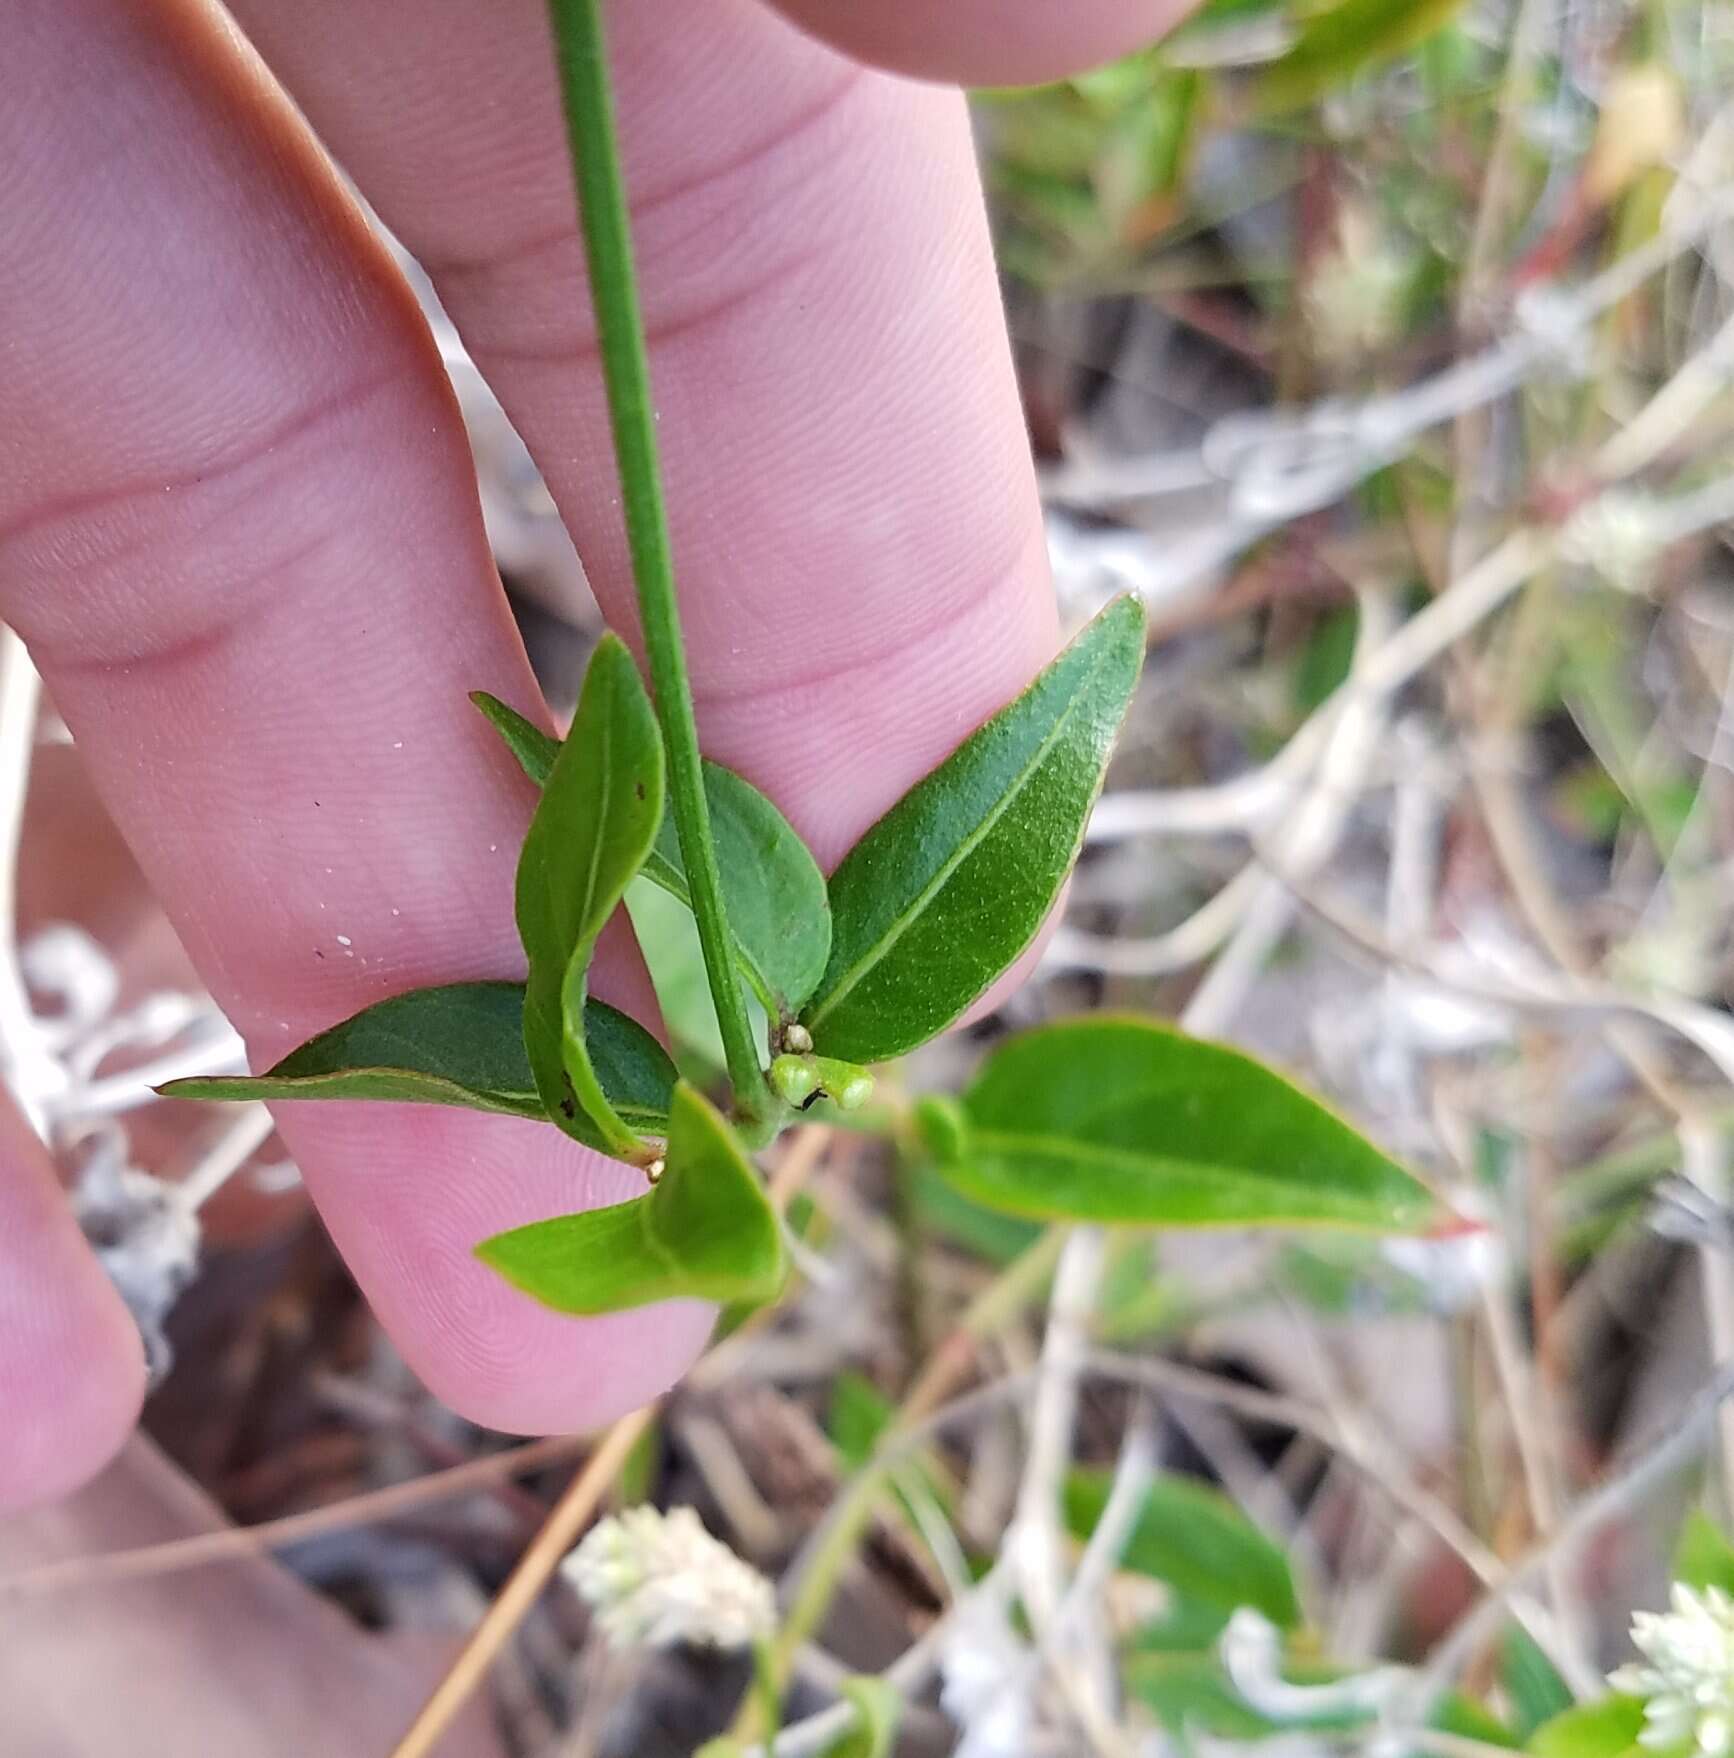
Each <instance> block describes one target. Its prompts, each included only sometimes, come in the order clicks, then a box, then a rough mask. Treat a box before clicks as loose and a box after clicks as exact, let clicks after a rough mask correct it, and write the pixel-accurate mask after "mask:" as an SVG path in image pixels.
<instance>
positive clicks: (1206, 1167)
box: [924, 1014, 1443, 1233]
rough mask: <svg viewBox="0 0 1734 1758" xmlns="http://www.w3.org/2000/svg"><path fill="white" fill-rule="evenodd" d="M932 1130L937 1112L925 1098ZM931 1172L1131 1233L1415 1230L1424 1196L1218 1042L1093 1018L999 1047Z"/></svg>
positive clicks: (1392, 1165)
mask: <svg viewBox="0 0 1734 1758" xmlns="http://www.w3.org/2000/svg"><path fill="white" fill-rule="evenodd" d="M924 1105H925V1106H926V1107H927V1108H928V1109H929V1110H931V1111H932V1112H934V1113H935V1118H934V1121H935V1122H938V1121H939V1120H940V1114H941V1113H942V1112H945V1111H947V1110H948V1109H949V1107H947V1105H946V1102H945V1101H937V1102H935V1101H924ZM924 1131H925V1133H927V1135H928V1136H929V1138H930V1140H932V1141H933V1142H934V1143H935V1144H936V1145H938V1146H940V1147H942V1148H945V1147H946V1146H947V1145H949V1152H947V1153H942V1155H941V1156H940V1158H939V1162H938V1163H939V1170H940V1172H941V1174H942V1175H943V1176H944V1177H945V1178H947V1179H949V1180H950V1181H951V1182H952V1183H953V1184H955V1185H956V1186H957V1187H958V1188H959V1189H960V1190H962V1191H963V1192H964V1194H965V1195H966V1196H970V1197H973V1198H974V1199H975V1200H976V1201H977V1202H981V1203H985V1204H987V1205H988V1206H989V1207H990V1208H997V1209H1003V1210H1006V1211H1008V1212H1009V1213H1012V1214H1018V1215H1032V1216H1036V1217H1039V1218H1042V1219H1046V1220H1069V1221H1094V1222H1101V1223H1108V1224H1113V1223H1121V1224H1126V1225H1142V1226H1155V1225H1160V1226H1184V1227H1245V1226H1276V1225H1281V1226H1301V1225H1308V1224H1313V1225H1322V1226H1339V1227H1349V1228H1359V1229H1368V1230H1372V1231H1375V1232H1389V1233H1400V1232H1415V1231H1421V1230H1425V1229H1427V1228H1428V1227H1429V1226H1431V1225H1433V1224H1435V1223H1437V1222H1439V1221H1440V1220H1441V1219H1442V1218H1443V1216H1442V1212H1441V1210H1440V1208H1439V1206H1438V1204H1437V1202H1436V1201H1435V1199H1434V1197H1433V1196H1432V1194H1431V1193H1430V1192H1429V1191H1428V1190H1427V1188H1426V1186H1425V1185H1423V1184H1421V1183H1420V1182H1419V1181H1418V1180H1417V1179H1416V1178H1415V1177H1414V1176H1413V1175H1412V1174H1411V1173H1409V1172H1406V1171H1405V1170H1404V1169H1403V1168H1402V1167H1401V1166H1399V1165H1398V1164H1397V1163H1396V1161H1394V1160H1392V1159H1390V1158H1388V1157H1387V1156H1386V1155H1385V1154H1383V1153H1381V1152H1380V1151H1379V1150H1378V1149H1377V1148H1376V1147H1374V1146H1373V1144H1372V1143H1371V1142H1369V1141H1367V1140H1366V1139H1365V1138H1364V1137H1363V1136H1361V1135H1359V1134H1357V1133H1356V1132H1355V1131H1354V1130H1353V1129H1352V1128H1350V1126H1349V1125H1348V1124H1347V1123H1345V1122H1344V1121H1343V1120H1342V1119H1341V1118H1340V1117H1338V1116H1336V1115H1335V1114H1334V1113H1333V1112H1331V1111H1329V1110H1327V1109H1326V1108H1325V1107H1324V1106H1323V1105H1322V1104H1320V1103H1319V1101H1318V1100H1317V1099H1314V1098H1312V1097H1310V1096H1309V1095H1308V1094H1306V1093H1304V1092H1302V1091H1301V1089H1300V1088H1299V1087H1297V1086H1295V1085H1293V1084H1292V1083H1291V1082H1289V1081H1288V1080H1286V1079H1284V1078H1283V1076H1281V1075H1280V1074H1277V1073H1276V1072H1275V1071H1274V1070H1272V1069H1269V1068H1266V1067H1265V1066H1264V1065H1263V1064H1262V1063H1260V1062H1255V1061H1254V1060H1253V1059H1252V1058H1251V1057H1250V1056H1246V1055H1243V1054H1242V1053H1241V1052H1240V1051H1238V1050H1231V1049H1229V1048H1228V1047H1227V1046H1226V1045H1222V1044H1212V1043H1207V1042H1205V1041H1204V1040H1202V1039H1198V1038H1190V1037H1187V1036H1185V1035H1184V1034H1182V1033H1180V1032H1177V1031H1175V1030H1173V1029H1171V1028H1170V1027H1168V1026H1165V1025H1160V1024H1158V1023H1156V1022H1155V1021H1153V1020H1149V1019H1144V1018H1140V1017H1137V1016H1132V1015H1123V1016H1122V1015H1114V1014H1097V1015H1092V1016H1090V1017H1088V1018H1085V1019H1076V1020H1065V1021H1061V1022H1060V1023H1058V1024H1055V1025H1049V1026H1041V1027H1038V1028H1037V1029H1035V1030H1033V1031H1028V1032H1023V1033H1020V1034H1019V1035H1018V1036H1016V1037H1014V1038H1010V1039H1007V1040H1006V1042H1005V1043H1003V1044H1001V1045H1000V1046H999V1047H998V1048H997V1049H996V1050H995V1051H994V1052H993V1053H992V1054H991V1055H990V1056H989V1057H988V1058H987V1060H986V1062H984V1063H983V1064H982V1067H981V1069H980V1071H979V1073H978V1074H977V1075H976V1077H975V1080H974V1081H973V1082H972V1083H971V1085H970V1086H969V1088H968V1090H967V1091H966V1092H965V1093H964V1095H963V1099H962V1102H961V1105H960V1106H959V1107H958V1108H957V1110H956V1111H955V1113H953V1114H952V1115H951V1116H950V1117H949V1118H948V1119H947V1120H946V1127H945V1128H944V1129H936V1128H934V1127H932V1126H930V1125H929V1124H927V1123H926V1122H925V1121H924Z"/></svg>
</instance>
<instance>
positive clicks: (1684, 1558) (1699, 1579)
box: [1672, 1508, 1734, 1594]
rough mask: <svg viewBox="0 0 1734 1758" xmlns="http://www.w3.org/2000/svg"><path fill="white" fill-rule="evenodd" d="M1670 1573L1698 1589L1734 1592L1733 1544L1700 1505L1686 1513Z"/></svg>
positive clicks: (1676, 1578)
mask: <svg viewBox="0 0 1734 1758" xmlns="http://www.w3.org/2000/svg"><path fill="white" fill-rule="evenodd" d="M1672 1573H1673V1576H1674V1579H1675V1580H1676V1581H1682V1582H1684V1583H1685V1584H1686V1586H1688V1587H1696V1588H1697V1589H1698V1590H1699V1591H1700V1592H1702V1591H1703V1589H1704V1588H1706V1587H1720V1588H1721V1589H1722V1591H1723V1592H1724V1593H1730V1594H1734V1544H1730V1543H1729V1541H1728V1535H1727V1534H1726V1533H1725V1532H1723V1530H1722V1529H1721V1527H1719V1526H1718V1525H1717V1524H1716V1522H1715V1521H1714V1520H1712V1519H1711V1518H1710V1517H1709V1515H1707V1514H1706V1513H1705V1512H1704V1511H1703V1510H1702V1509H1701V1508H1694V1509H1692V1511H1691V1512H1690V1513H1689V1514H1687V1516H1686V1520H1685V1524H1684V1525H1683V1526H1682V1527H1681V1528H1680V1537H1679V1541H1678V1543H1676V1545H1675V1546H1674V1567H1673V1571H1672Z"/></svg>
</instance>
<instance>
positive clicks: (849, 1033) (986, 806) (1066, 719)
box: [801, 598, 1144, 1062]
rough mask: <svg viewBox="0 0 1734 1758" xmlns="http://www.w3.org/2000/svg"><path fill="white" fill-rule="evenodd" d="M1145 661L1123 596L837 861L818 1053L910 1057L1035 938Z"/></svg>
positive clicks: (813, 1016)
mask: <svg viewBox="0 0 1734 1758" xmlns="http://www.w3.org/2000/svg"><path fill="white" fill-rule="evenodd" d="M1143 657H1144V612H1143V608H1142V606H1140V605H1139V604H1138V603H1137V601H1136V600H1135V599H1132V598H1120V599H1116V600H1115V601H1114V603H1112V604H1110V605H1109V606H1108V608H1107V609H1106V610H1104V611H1103V612H1102V613H1101V615H1100V616H1098V617H1097V618H1096V619H1095V621H1094V622H1092V623H1091V624H1090V625H1089V627H1088V628H1086V629H1085V630H1084V631H1083V632H1082V633H1081V634H1080V635H1079V636H1078V638H1077V639H1076V640H1075V641H1073V642H1072V644H1071V646H1069V647H1068V648H1067V649H1066V650H1065V652H1063V653H1062V654H1061V655H1060V656H1059V658H1058V659H1056V660H1055V661H1054V662H1053V664H1052V665H1050V666H1049V667H1048V668H1047V670H1046V671H1044V672H1043V673H1042V674H1041V676H1040V677H1038V678H1037V679H1036V681H1035V682H1034V683H1033V684H1031V685H1030V687H1029V688H1028V689H1027V690H1026V691H1025V692H1024V693H1023V694H1022V695H1021V696H1019V697H1018V699H1017V700H1016V701H1015V702H1013V703H1012V704H1011V705H1010V706H1009V707H1007V708H1004V709H1002V710H1001V711H1000V712H999V713H998V714H996V715H995V716H994V717H993V719H992V720H990V721H988V723H987V724H986V725H985V726H983V727H982V728H980V730H979V731H977V732H975V733H973V734H972V735H971V736H970V737H969V738H968V739H966V740H965V741H964V742H963V744H962V745H960V746H959V747H958V748H957V750H956V751H954V752H953V753H952V754H951V756H950V757H948V758H947V759H946V760H945V762H944V763H942V764H941V765H940V766H939V767H938V768H937V769H936V770H934V771H933V773H932V774H931V775H929V776H928V777H927V778H926V779H925V780H924V781H920V782H918V783H917V784H916V785H915V786H914V787H913V788H912V789H911V790H910V791H909V792H908V793H907V794H905V795H904V796H903V798H902V799H901V800H899V801H898V802H897V804H896V805H894V806H893V807H892V808H891V810H890V811H889V812H887V813H886V814H885V816H884V817H883V818H881V819H880V820H879V822H878V823H877V824H875V825H874V826H873V828H872V829H871V830H869V831H868V832H867V834H866V835H865V836H864V837H862V839H861V840H860V841H859V842H858V843H857V844H856V845H855V846H854V848H853V849H851V850H850V851H849V853H848V854H847V855H846V856H845V857H844V859H843V863H842V865H841V866H840V867H838V869H837V871H836V872H835V873H833V874H832V876H831V918H832V939H831V957H830V962H829V964H828V965H827V966H826V969H825V975H824V978H823V980H822V981H821V982H820V984H819V988H818V991H817V993H816V994H815V995H814V996H813V998H812V1000H811V1001H810V1002H809V1003H808V1004H807V1008H806V1011H805V1012H804V1013H803V1015H802V1016H801V1017H802V1023H803V1024H804V1025H805V1026H806V1027H807V1029H808V1030H809V1031H810V1032H811V1033H812V1034H813V1039H814V1042H815V1043H816V1044H817V1045H818V1047H819V1048H820V1049H821V1050H822V1051H824V1053H825V1054H826V1055H828V1056H840V1057H845V1058H847V1059H848V1060H849V1061H851V1062H882V1061H885V1060H886V1059H887V1058H889V1057H893V1056H900V1055H902V1054H903V1053H904V1052H905V1051H907V1050H913V1049H914V1048H915V1047H916V1046H917V1045H918V1044H923V1043H925V1042H926V1041H927V1040H928V1039H929V1038H931V1037H934V1036H935V1035H936V1034H938V1033H939V1032H941V1031H943V1030H944V1029H945V1028H946V1027H947V1026H948V1025H950V1024H952V1023H953V1022H954V1021H955V1020H956V1019H957V1018H958V1017H959V1015H961V1014H962V1013H963V1012H964V1010H965V1009H966V1008H967V1007H968V1006H969V1005H970V1003H971V1002H972V1001H976V1000H978V999H979V998H980V997H981V995H982V994H983V993H984V992H985V991H986V989H987V988H988V986H989V985H990V984H991V983H992V982H993V980H994V979H995V978H996V977H997V976H999V975H1000V974H1001V973H1002V972H1003V971H1005V970H1006V969H1007V968H1008V967H1009V966H1010V965H1011V964H1012V963H1013V962H1014V961H1015V960H1016V958H1017V956H1018V954H1019V953H1021V952H1022V951H1023V950H1024V949H1025V948H1026V947H1027V946H1028V945H1029V944H1030V942H1031V941H1032V940H1033V939H1034V938H1035V936H1036V932H1037V930H1038V929H1039V928H1040V927H1041V925H1042V922H1043V920H1044V919H1045V918H1046V916H1047V914H1048V912H1049V910H1050V909H1052V908H1053V905H1054V900H1055V899H1056V898H1057V897H1058V896H1059V894H1060V888H1061V886H1062V885H1064V883H1065V880H1066V875H1067V874H1068V873H1069V872H1070V871H1071V868H1072V863H1073V861H1074V860H1076V859H1077V854H1078V848H1079V845H1080V844H1081V842H1082V840H1083V835H1084V823H1085V820H1086V819H1087V818H1088V817H1089V814H1090V807H1091V806H1092V804H1094V802H1095V798H1096V795H1097V793H1098V791H1099V790H1100V788H1101V785H1102V776H1103V773H1104V771H1105V770H1106V768H1107V763H1108V755H1109V752H1110V750H1111V749H1112V747H1113V743H1114V735H1115V734H1116V732H1117V731H1118V730H1119V726H1120V722H1121V720H1122V719H1123V718H1124V716H1125V713H1126V707H1127V704H1128V703H1129V702H1130V701H1131V699H1132V690H1133V686H1134V685H1135V684H1136V683H1137V681H1138V673H1139V668H1140V667H1141V665H1142V663H1143Z"/></svg>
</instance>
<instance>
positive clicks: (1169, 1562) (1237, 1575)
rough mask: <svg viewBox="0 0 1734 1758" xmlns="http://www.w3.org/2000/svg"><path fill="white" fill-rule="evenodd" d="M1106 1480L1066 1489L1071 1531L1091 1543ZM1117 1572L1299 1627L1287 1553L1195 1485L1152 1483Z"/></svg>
mask: <svg viewBox="0 0 1734 1758" xmlns="http://www.w3.org/2000/svg"><path fill="white" fill-rule="evenodd" d="M1108 1487H1109V1476H1108V1473H1106V1472H1103V1471H1082V1470H1080V1471H1074V1472H1072V1473H1071V1474H1070V1476H1068V1477H1067V1479H1066V1483H1065V1511H1066V1524H1067V1526H1068V1528H1069V1529H1070V1530H1071V1532H1072V1534H1073V1536H1074V1537H1076V1538H1079V1539H1087V1538H1088V1537H1089V1535H1090V1534H1091V1533H1092V1532H1093V1531H1094V1530H1095V1527H1096V1522H1097V1521H1098V1520H1100V1519H1101V1517H1102V1510H1103V1509H1104V1508H1105V1507H1106V1506H1107V1503H1108ZM1120 1566H1121V1568H1123V1569H1130V1570H1132V1571H1134V1572H1135V1573H1137V1574H1140V1575H1149V1576H1152V1577H1153V1578H1154V1579H1156V1580H1158V1581H1166V1582H1167V1583H1168V1585H1169V1586H1170V1587H1172V1588H1174V1589H1175V1590H1176V1592H1178V1593H1179V1594H1181V1595H1182V1596H1184V1597H1185V1598H1187V1599H1189V1600H1192V1601H1194V1602H1197V1603H1200V1604H1204V1605H1213V1606H1219V1607H1221V1608H1222V1609H1224V1610H1226V1611H1234V1610H1236V1609H1237V1608H1238V1607H1240V1606H1243V1605H1249V1606H1251V1607H1253V1608H1254V1610H1256V1611H1259V1612H1262V1613H1263V1614H1264V1616H1265V1617H1267V1618H1269V1619H1270V1621H1271V1622H1272V1623H1273V1624H1275V1625H1276V1626H1277V1627H1278V1628H1279V1629H1284V1630H1290V1629H1293V1628H1294V1627H1295V1626H1296V1625H1297V1624H1299V1622H1300V1601H1299V1599H1298V1597H1297V1596H1296V1594H1295V1585H1294V1575H1293V1573H1292V1571H1291V1570H1290V1568H1289V1564H1288V1558H1287V1557H1286V1556H1284V1555H1283V1552H1282V1547H1281V1546H1280V1545H1278V1544H1275V1543H1274V1542H1273V1541H1272V1540H1271V1539H1269V1538H1267V1537H1266V1536H1265V1534H1264V1533H1262V1532H1261V1531H1260V1530H1259V1529H1258V1528H1257V1527H1256V1526H1254V1525H1253V1523H1252V1522H1251V1521H1250V1520H1248V1519H1247V1517H1246V1516H1245V1515H1244V1514H1243V1513H1241V1511H1240V1510H1239V1509H1238V1508H1237V1507H1235V1505H1234V1503H1233V1502H1231V1501H1230V1500H1229V1499H1228V1498H1227V1497H1226V1496H1225V1495H1223V1494H1221V1493H1220V1492H1219V1491H1217V1490H1214V1489H1211V1488H1210V1487H1209V1485H1207V1484H1203V1483H1196V1482H1194V1481H1193V1480H1192V1479H1190V1478H1186V1477H1176V1476H1173V1475H1164V1476H1161V1477H1158V1478H1157V1479H1156V1480H1155V1482H1154V1483H1152V1484H1151V1486H1150V1488H1149V1490H1148V1491H1147V1493H1146V1494H1145V1497H1144V1503H1143V1506H1142V1507H1141V1508H1140V1509H1139V1510H1138V1518H1137V1521H1136V1523H1135V1524H1134V1526H1133V1528H1132V1532H1131V1535H1130V1537H1129V1538H1128V1539H1127V1541H1126V1544H1125V1547H1124V1549H1123V1550H1122V1551H1121V1553H1120Z"/></svg>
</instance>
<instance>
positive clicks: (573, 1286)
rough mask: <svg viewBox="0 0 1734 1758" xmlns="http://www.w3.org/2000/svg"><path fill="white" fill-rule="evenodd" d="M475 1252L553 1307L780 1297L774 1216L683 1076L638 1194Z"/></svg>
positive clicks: (780, 1251) (733, 1144) (498, 1239)
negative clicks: (654, 1170)
mask: <svg viewBox="0 0 1734 1758" xmlns="http://www.w3.org/2000/svg"><path fill="white" fill-rule="evenodd" d="M476 1255H477V1256H478V1257H479V1258H480V1259H481V1260H482V1261H483V1263H486V1264H490V1265H492V1267H493V1268H494V1269H496V1270H498V1271H499V1273H500V1274H501V1275H502V1276H504V1277H505V1278H506V1280H507V1281H508V1282H510V1283H512V1284H513V1285H514V1286H515V1287H518V1288H521V1289H523V1291H524V1292H525V1293H526V1294H530V1295H533V1296H534V1297H535V1298H536V1299H537V1300H540V1301H541V1302H543V1304H544V1305H547V1306H551V1307H553V1308H555V1310H556V1311H559V1312H570V1313H599V1312H618V1311H620V1310H621V1309H622V1308H623V1307H629V1306H644V1305H646V1304H648V1303H649V1302H651V1301H655V1300H673V1299H679V1298H683V1297H684V1298H692V1299H699V1300H714V1301H724V1300H753V1301H760V1302H763V1301H767V1300H773V1299H775V1298H776V1296H777V1294H778V1292H779V1291H780V1290H781V1288H782V1285H783V1278H784V1276H785V1274H786V1272H787V1260H786V1258H785V1254H784V1248H783V1233H782V1227H781V1224H780V1223H779V1221H778V1219H777V1215H776V1211H775V1210H773V1209H772V1207H771V1205H770V1202H769V1200H768V1199H767V1198H766V1196H765V1191H764V1186H763V1185H762V1184H761V1183H760V1182H759V1176H758V1174H757V1173H756V1172H755V1171H754V1170H753V1168H752V1166H751V1165H750V1164H749V1162H748V1160H747V1158H746V1156H745V1154H743V1153H742V1152H741V1148H740V1144H739V1143H738V1142H737V1141H736V1140H735V1138H734V1135H733V1133H732V1132H731V1131H730V1129H729V1126H728V1124H727V1123H726V1122H725V1121H724V1120H723V1118H722V1115H721V1114H720V1113H719V1112H718V1111H717V1110H716V1108H715V1107H714V1106H713V1105H711V1103H710V1102H709V1101H708V1100H707V1099H705V1098H704V1097H702V1096H701V1095H700V1094H699V1093H698V1092H696V1091H695V1090H694V1089H693V1088H692V1087H689V1086H688V1085H687V1084H686V1083H685V1082H684V1081H682V1082H681V1083H680V1084H679V1085H677V1086H676V1087H675V1089H674V1099H673V1103H672V1104H671V1106H670V1108H669V1118H668V1151H667V1154H666V1163H665V1165H664V1169H663V1173H662V1177H661V1180H660V1181H659V1182H658V1183H657V1184H656V1185H654V1186H653V1187H652V1188H651V1190H650V1191H649V1192H648V1193H647V1194H645V1195H644V1196H640V1197H634V1198H633V1199H632V1200H631V1201H630V1202H623V1203H615V1204H614V1205H613V1206H612V1207H610V1208H605V1209H591V1210H590V1211H589V1212H588V1213H587V1214H582V1215H562V1216H560V1217H559V1218H558V1219H556V1220H552V1221H534V1222H532V1223H531V1224H530V1225H529V1226H527V1227H517V1228H514V1229H513V1230H512V1231H511V1232H509V1233H498V1234H496V1235H495V1236H494V1237H493V1238H492V1239H485V1240H483V1241H482V1243H481V1244H480V1245H478V1246H477V1247H476Z"/></svg>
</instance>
